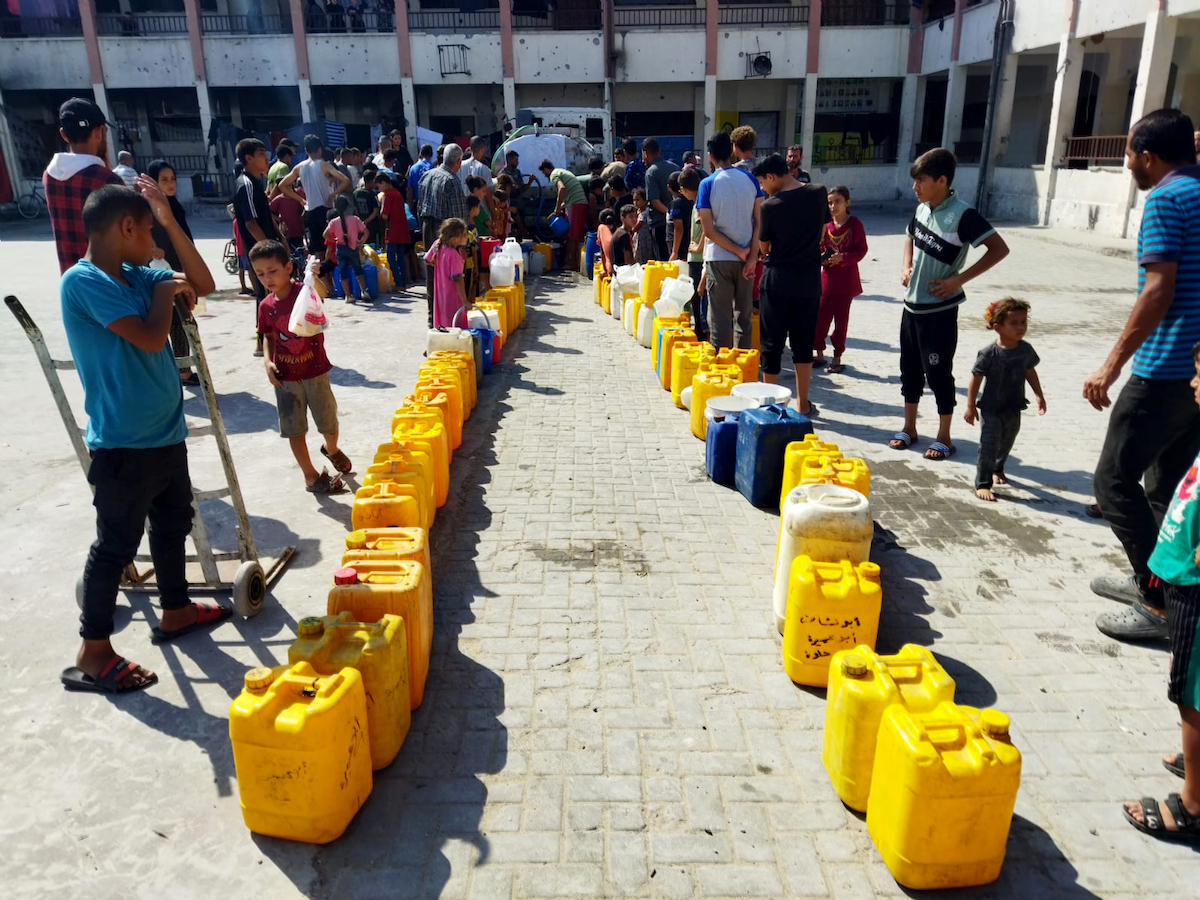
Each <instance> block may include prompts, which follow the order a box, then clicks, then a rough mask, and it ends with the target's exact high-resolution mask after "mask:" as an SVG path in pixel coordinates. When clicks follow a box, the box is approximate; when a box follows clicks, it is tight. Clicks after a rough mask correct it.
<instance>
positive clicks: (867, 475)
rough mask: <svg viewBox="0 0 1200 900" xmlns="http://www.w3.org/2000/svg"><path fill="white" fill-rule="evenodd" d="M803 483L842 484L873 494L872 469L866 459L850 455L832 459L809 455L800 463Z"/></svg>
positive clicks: (865, 493) (866, 493) (863, 493)
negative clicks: (846, 457) (844, 457)
mask: <svg viewBox="0 0 1200 900" xmlns="http://www.w3.org/2000/svg"><path fill="white" fill-rule="evenodd" d="M800 483H801V484H840V485H841V486H842V487H847V488H850V489H851V490H855V491H858V492H859V493H860V494H862V495H863V496H864V497H869V496H870V495H871V470H870V469H869V468H868V467H867V462H866V460H863V459H858V458H857V457H850V458H848V459H830V458H829V457H827V456H808V457H805V459H804V460H803V461H802V462H801V463H800Z"/></svg>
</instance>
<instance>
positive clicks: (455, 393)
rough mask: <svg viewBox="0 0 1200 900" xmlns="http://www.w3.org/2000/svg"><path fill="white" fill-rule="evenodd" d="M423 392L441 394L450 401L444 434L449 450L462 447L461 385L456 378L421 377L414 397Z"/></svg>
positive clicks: (462, 411)
mask: <svg viewBox="0 0 1200 900" xmlns="http://www.w3.org/2000/svg"><path fill="white" fill-rule="evenodd" d="M423 390H432V391H436V392H438V393H443V394H445V395H446V397H447V398H449V400H450V412H449V415H447V416H446V433H447V434H448V435H449V439H450V449H452V450H457V449H458V448H459V447H461V446H462V429H463V422H464V421H465V420H464V418H463V416H464V415H465V413H466V409H465V407H464V400H465V398H464V397H463V393H462V389H461V385H460V384H459V382H458V379H457V378H454V377H450V376H449V375H447V376H446V377H442V376H434V375H427V374H426V375H421V376H420V377H419V378H418V380H417V384H416V387H415V389H414V396H417V395H418V394H420V393H421V392H422V391H423Z"/></svg>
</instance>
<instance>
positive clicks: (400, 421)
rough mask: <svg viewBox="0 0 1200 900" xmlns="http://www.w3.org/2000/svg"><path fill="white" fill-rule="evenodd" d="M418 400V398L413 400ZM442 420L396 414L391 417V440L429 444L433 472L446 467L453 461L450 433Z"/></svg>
mask: <svg viewBox="0 0 1200 900" xmlns="http://www.w3.org/2000/svg"><path fill="white" fill-rule="evenodd" d="M415 399H419V398H415ZM430 411H431V412H432V409H431V410H430ZM443 421H444V419H439V420H438V421H437V422H430V421H428V420H427V419H425V420H420V419H419V418H418V417H416V416H413V415H411V414H409V413H403V414H397V415H393V416H392V440H393V441H402V440H405V439H407V440H421V439H424V440H426V441H428V442H429V445H430V447H432V448H433V453H432V456H433V467H434V470H435V472H436V471H437V470H438V469H440V468H442V466H447V471H449V469H448V465H449V463H450V462H451V461H452V460H453V458H454V457H453V451H452V450H451V449H450V433H449V431H448V430H447V429H446V426H445V425H443V424H442V422H443Z"/></svg>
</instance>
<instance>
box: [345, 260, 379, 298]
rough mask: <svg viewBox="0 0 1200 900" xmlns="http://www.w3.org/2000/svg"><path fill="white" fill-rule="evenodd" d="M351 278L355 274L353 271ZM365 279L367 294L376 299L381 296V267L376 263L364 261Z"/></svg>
mask: <svg viewBox="0 0 1200 900" xmlns="http://www.w3.org/2000/svg"><path fill="white" fill-rule="evenodd" d="M350 277H351V278H353V277H354V274H353V273H351V275H350ZM363 281H365V282H366V284H367V296H368V297H370V298H371V299H372V300H374V299H375V298H376V297H378V296H379V269H378V268H376V266H375V264H374V263H363Z"/></svg>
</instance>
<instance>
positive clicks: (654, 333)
mask: <svg viewBox="0 0 1200 900" xmlns="http://www.w3.org/2000/svg"><path fill="white" fill-rule="evenodd" d="M633 312H634V315H633V323H634V330H633V334H634V335H635V336H636V335H637V321H638V311H637V309H636V308H635V309H634V311H633ZM690 326H691V319H690V318H689V317H688V314H687V313H683V314H681V315H678V316H655V317H654V318H653V320H651V322H650V365H651V366H652V367H653V368H654V371H655V372H656V373H657V372H658V355H659V353H660V352H661V351H662V349H663V347H662V338H661V337H660V334H659V333H660V332H661V331H663V330H664V329H668V328H688V327H690ZM693 335H694V332H693ZM692 340H695V337H694V336H693V338H692ZM685 343H688V342H686V341H685ZM668 355H670V354H669V353H668ZM670 383H671V382H670V381H668V382H667V384H670Z"/></svg>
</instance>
